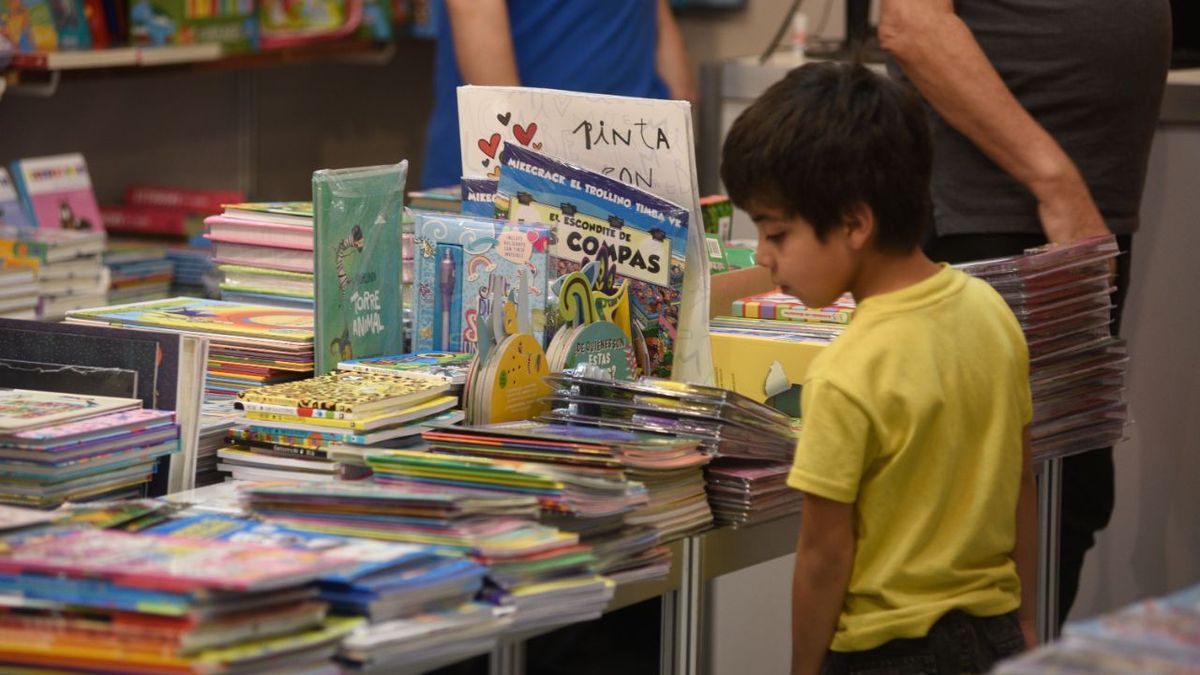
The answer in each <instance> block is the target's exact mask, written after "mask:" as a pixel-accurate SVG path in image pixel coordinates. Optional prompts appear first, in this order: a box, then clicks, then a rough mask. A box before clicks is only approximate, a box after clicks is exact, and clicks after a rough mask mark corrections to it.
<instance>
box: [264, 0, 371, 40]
mask: <svg viewBox="0 0 1200 675" xmlns="http://www.w3.org/2000/svg"><path fill="white" fill-rule="evenodd" d="M363 4H364V0H320V1H319V2H306V3H305V2H300V3H297V2H287V1H286V0H263V1H262V2H261V3H260V4H259V12H258V22H259V26H260V30H261V35H260V46H261V47H262V48H263V49H281V48H284V47H294V46H296V45H303V44H308V43H312V42H323V41H327V40H337V39H341V38H345V37H347V36H350V35H352V34H354V33H356V32H357V31H358V30H359V28H360V27H361V25H362V23H363ZM372 7H373V8H374V9H376V10H378V9H379V7H378V4H373V5H372ZM377 18H378V17H373V20H374V19H377ZM385 26H386V27H387V28H390V27H391V26H390V25H387V24H386V22H385ZM389 35H390V34H389ZM385 39H386V38H385Z"/></svg>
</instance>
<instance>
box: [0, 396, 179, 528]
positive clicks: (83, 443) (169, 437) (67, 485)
mask: <svg viewBox="0 0 1200 675" xmlns="http://www.w3.org/2000/svg"><path fill="white" fill-rule="evenodd" d="M141 407H142V403H141V401H140V400H138V399H132V398H117V397H111V396H79V395H76V394H63V393H57V392H44V391H30V390H23V389H0V502H3V503H8V504H18V505H24V506H35V507H40V508H53V507H56V506H58V505H60V504H62V503H63V502H65V501H67V500H72V501H79V500H85V499H115V498H120V497H130V496H140V494H141V491H142V489H143V487H144V486H145V485H146V483H147V482H149V481H150V479H151V478H152V477H153V476H154V474H155V472H156V471H157V469H158V462H159V459H160V458H162V457H165V456H166V455H169V454H172V453H174V452H176V451H177V450H178V449H179V426H178V425H177V424H176V423H175V414H174V413H173V412H170V411H162V410H142V409H141Z"/></svg>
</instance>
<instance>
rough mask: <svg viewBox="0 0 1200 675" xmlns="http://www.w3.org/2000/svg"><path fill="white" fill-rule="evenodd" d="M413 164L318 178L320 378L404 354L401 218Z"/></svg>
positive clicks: (324, 172) (316, 252) (315, 193)
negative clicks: (347, 364)
mask: <svg viewBox="0 0 1200 675" xmlns="http://www.w3.org/2000/svg"><path fill="white" fill-rule="evenodd" d="M407 174H408V162H407V161H402V162H400V163H399V164H394V165H387V166H371V167H360V168H354V169H322V170H320V171H315V172H313V253H314V256H315V260H314V264H315V267H314V285H315V288H314V295H315V299H316V305H317V308H316V316H315V320H314V324H315V329H316V344H315V345H314V348H315V351H316V374H317V375H323V374H325V373H328V372H330V371H332V370H334V369H335V368H337V363H338V361H346V360H349V359H360V358H366V357H370V356H386V355H388V354H399V353H400V352H403V351H404V326H403V316H404V308H403V304H404V298H403V296H402V294H401V253H400V241H401V237H400V218H401V214H402V212H403V210H404V180H405V178H406V176H407Z"/></svg>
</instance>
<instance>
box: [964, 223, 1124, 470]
mask: <svg viewBox="0 0 1200 675" xmlns="http://www.w3.org/2000/svg"><path fill="white" fill-rule="evenodd" d="M1118 253H1119V251H1118V249H1117V243H1116V239H1115V238H1113V237H1112V236H1106V237H1096V238H1092V239H1086V240H1082V241H1080V242H1077V243H1074V244H1070V245H1048V246H1043V247H1039V248H1035V249H1030V250H1029V251H1027V252H1025V253H1024V254H1023V255H1019V256H1012V257H1008V258H997V259H993V260H983V261H979V262H974V263H967V264H964V265H960V266H959V268H960V269H962V270H963V271H964V272H967V273H969V274H972V275H974V276H977V277H979V278H981V279H983V280H984V281H987V282H988V283H989V284H991V285H992V287H993V288H995V289H996V290H997V291H998V292H999V293H1000V295H1001V296H1002V297H1003V298H1004V300H1005V302H1007V303H1008V305H1009V307H1011V308H1012V310H1013V313H1014V314H1015V315H1016V316H1017V319H1018V320H1019V321H1020V323H1021V328H1022V329H1023V330H1024V331H1025V339H1026V342H1027V343H1028V345H1029V371H1030V374H1029V382H1030V387H1031V389H1032V392H1033V422H1032V423H1031V426H1030V433H1031V435H1032V438H1033V454H1034V457H1035V458H1037V459H1048V458H1053V457H1061V456H1064V455H1069V454H1073V453H1077V452H1083V451H1086V450H1094V449H1097V448H1104V447H1109V446H1111V445H1113V444H1114V443H1116V442H1117V441H1119V440H1120V439H1121V438H1122V436H1123V435H1124V429H1125V423H1126V417H1127V406H1126V403H1125V399H1124V391H1125V368H1126V364H1127V363H1128V361H1129V356H1128V353H1127V351H1126V347H1125V343H1124V342H1123V341H1121V340H1119V339H1117V338H1114V337H1112V334H1111V331H1110V326H1109V324H1110V322H1111V314H1110V313H1111V311H1112V308H1113V305H1112V302H1111V298H1110V296H1111V294H1112V292H1113V290H1114V288H1113V287H1112V281H1111V278H1110V272H1109V265H1110V263H1111V261H1112V260H1113V259H1114V258H1115V257H1116V256H1117V255H1118Z"/></svg>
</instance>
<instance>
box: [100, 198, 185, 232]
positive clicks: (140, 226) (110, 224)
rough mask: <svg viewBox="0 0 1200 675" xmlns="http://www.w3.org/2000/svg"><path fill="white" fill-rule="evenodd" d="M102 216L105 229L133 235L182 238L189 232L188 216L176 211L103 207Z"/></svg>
mask: <svg viewBox="0 0 1200 675" xmlns="http://www.w3.org/2000/svg"><path fill="white" fill-rule="evenodd" d="M100 215H101V217H102V218H103V219H104V227H105V229H107V230H109V231H112V232H122V233H133V234H161V235H168V236H173V237H182V236H187V235H188V234H190V233H189V232H188V218H187V215H186V214H185V213H183V212H181V211H176V210H174V209H164V208H153V207H144V206H141V207H139V206H102V207H100Z"/></svg>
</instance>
